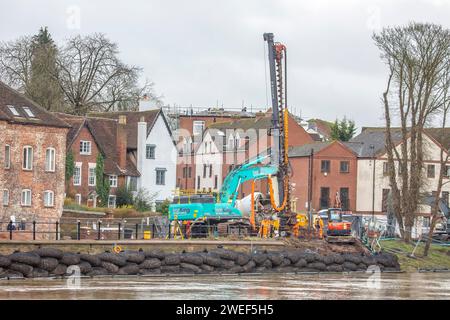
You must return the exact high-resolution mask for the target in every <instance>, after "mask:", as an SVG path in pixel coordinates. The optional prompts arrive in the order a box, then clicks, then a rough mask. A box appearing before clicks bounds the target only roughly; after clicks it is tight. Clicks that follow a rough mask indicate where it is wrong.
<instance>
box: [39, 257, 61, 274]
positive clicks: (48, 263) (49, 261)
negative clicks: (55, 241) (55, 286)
mask: <svg viewBox="0 0 450 320" xmlns="http://www.w3.org/2000/svg"><path fill="white" fill-rule="evenodd" d="M58 264H59V262H58V260H57V259H56V258H51V257H48V258H41V263H40V264H39V268H41V269H44V270H46V271H48V272H51V271H53V270H55V268H56V267H57V266H58Z"/></svg>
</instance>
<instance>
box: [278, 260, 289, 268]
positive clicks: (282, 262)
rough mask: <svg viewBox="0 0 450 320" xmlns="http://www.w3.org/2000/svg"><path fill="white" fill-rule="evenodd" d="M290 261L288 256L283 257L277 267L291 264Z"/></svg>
mask: <svg viewBox="0 0 450 320" xmlns="http://www.w3.org/2000/svg"><path fill="white" fill-rule="evenodd" d="M291 264H292V262H291V260H290V259H288V258H284V259H283V261H281V264H280V265H279V267H287V266H291Z"/></svg>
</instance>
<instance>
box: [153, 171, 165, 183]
mask: <svg viewBox="0 0 450 320" xmlns="http://www.w3.org/2000/svg"><path fill="white" fill-rule="evenodd" d="M155 171H156V173H155V177H156V181H155V183H156V185H158V186H165V185H166V171H167V169H165V168H156V169H155ZM159 172H163V174H164V175H163V179H162V181H158V173H159Z"/></svg>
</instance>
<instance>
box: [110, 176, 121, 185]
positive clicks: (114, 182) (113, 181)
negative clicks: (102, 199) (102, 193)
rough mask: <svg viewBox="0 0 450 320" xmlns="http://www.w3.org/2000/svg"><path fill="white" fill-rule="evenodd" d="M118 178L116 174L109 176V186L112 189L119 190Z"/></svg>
mask: <svg viewBox="0 0 450 320" xmlns="http://www.w3.org/2000/svg"><path fill="white" fill-rule="evenodd" d="M118 179H119V178H118V177H117V175H116V174H111V175H109V186H110V187H111V188H117V185H118Z"/></svg>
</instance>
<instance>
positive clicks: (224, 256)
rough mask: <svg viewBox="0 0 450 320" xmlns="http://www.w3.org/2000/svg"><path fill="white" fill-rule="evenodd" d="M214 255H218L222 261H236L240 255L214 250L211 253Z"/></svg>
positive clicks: (224, 250)
mask: <svg viewBox="0 0 450 320" xmlns="http://www.w3.org/2000/svg"><path fill="white" fill-rule="evenodd" d="M211 253H212V254H217V255H218V256H219V257H220V258H221V259H225V260H233V261H236V259H237V257H238V253H237V252H235V251H232V250H227V249H220V248H219V249H214V250H212V251H211Z"/></svg>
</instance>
